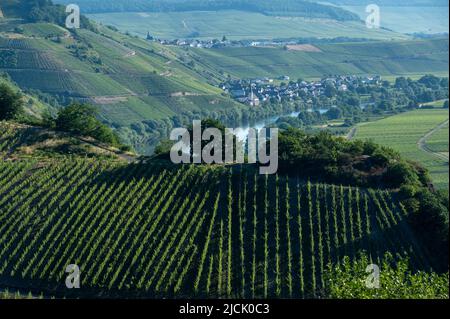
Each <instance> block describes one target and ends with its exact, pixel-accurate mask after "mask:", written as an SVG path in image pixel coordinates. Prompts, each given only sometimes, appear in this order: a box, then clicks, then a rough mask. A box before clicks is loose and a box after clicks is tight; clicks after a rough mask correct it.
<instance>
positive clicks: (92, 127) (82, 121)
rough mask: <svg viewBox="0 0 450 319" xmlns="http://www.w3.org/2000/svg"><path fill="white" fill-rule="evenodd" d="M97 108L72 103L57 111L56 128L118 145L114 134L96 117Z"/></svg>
mask: <svg viewBox="0 0 450 319" xmlns="http://www.w3.org/2000/svg"><path fill="white" fill-rule="evenodd" d="M96 116H97V110H96V109H95V108H94V107H93V106H91V105H88V104H81V103H72V104H71V105H69V106H68V107H66V108H63V109H61V110H60V111H59V113H58V117H57V118H56V121H55V126H56V129H58V130H61V131H65V132H71V133H75V134H80V135H85V136H90V137H93V138H95V139H97V140H98V141H100V142H104V143H108V144H111V145H119V141H118V138H117V136H116V134H115V133H114V132H113V131H112V130H111V129H110V128H109V127H107V126H106V125H104V124H103V123H101V122H100V121H99V120H98V119H97V117H96Z"/></svg>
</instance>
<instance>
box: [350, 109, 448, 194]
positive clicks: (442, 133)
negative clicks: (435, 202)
mask: <svg viewBox="0 0 450 319" xmlns="http://www.w3.org/2000/svg"><path fill="white" fill-rule="evenodd" d="M448 119H449V112H448V109H423V110H416V111H412V112H407V113H403V114H399V115H395V116H391V117H388V118H385V119H382V120H379V121H376V122H371V123H366V124H363V125H361V126H358V127H357V131H356V138H361V139H372V140H374V141H375V142H376V143H379V144H381V145H384V146H388V147H392V148H393V149H395V150H397V151H399V152H400V153H401V154H402V155H403V156H404V157H405V158H409V159H411V160H415V161H417V162H420V163H422V164H423V165H424V166H425V167H426V168H428V169H429V170H430V173H431V177H432V179H433V182H434V183H435V186H436V187H438V188H448V185H449V179H448V178H449V176H448V174H449V165H448V164H449V162H448V144H449V140H448V130H447V131H446V130H445V129H441V130H439V131H438V132H436V133H435V134H433V135H431V138H430V139H429V140H427V141H426V143H427V144H428V145H430V147H431V148H434V149H436V150H437V151H438V152H445V150H446V151H447V159H446V160H445V159H443V158H442V157H438V156H435V155H433V154H430V153H427V152H425V151H423V150H421V149H419V145H418V142H419V140H420V139H421V138H422V137H423V136H425V135H426V134H427V133H428V132H430V131H431V130H432V129H434V128H435V127H437V126H438V125H439V124H441V123H444V122H445V121H447V120H448ZM447 128H448V126H447Z"/></svg>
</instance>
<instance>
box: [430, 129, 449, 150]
mask: <svg viewBox="0 0 450 319" xmlns="http://www.w3.org/2000/svg"><path fill="white" fill-rule="evenodd" d="M427 146H428V147H429V148H430V149H431V150H432V151H433V152H436V153H447V156H448V124H447V125H446V126H444V127H443V128H441V129H440V130H438V131H437V132H436V133H434V134H433V135H432V136H431V137H430V138H429V139H428V140H427Z"/></svg>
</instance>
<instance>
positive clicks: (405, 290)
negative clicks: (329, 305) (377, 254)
mask: <svg viewBox="0 0 450 319" xmlns="http://www.w3.org/2000/svg"><path fill="white" fill-rule="evenodd" d="M370 264H373V262H372V261H371V260H370V258H369V257H368V256H367V255H365V254H363V255H362V256H360V257H359V258H358V259H357V260H354V261H350V260H349V258H348V257H345V258H344V260H343V261H342V263H341V264H339V265H336V266H332V265H330V270H329V272H328V273H327V275H326V280H327V283H328V290H327V297H328V298H333V299H448V296H449V281H448V280H449V275H448V272H447V273H445V274H436V273H427V272H423V271H418V272H416V271H414V270H413V269H412V268H411V265H410V262H409V260H408V259H407V258H395V260H394V258H393V257H392V255H390V254H387V255H386V256H385V258H384V260H383V263H382V265H379V267H380V287H379V288H367V286H366V279H367V278H368V276H369V275H371V273H372V272H366V267H367V266H369V265H370Z"/></svg>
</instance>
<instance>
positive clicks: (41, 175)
mask: <svg viewBox="0 0 450 319" xmlns="http://www.w3.org/2000/svg"><path fill="white" fill-rule="evenodd" d="M0 211H1V212H2V214H1V215H0V219H1V221H2V223H1V224H0V287H1V286H6V287H9V288H24V287H26V289H30V290H31V291H36V292H42V291H44V292H45V293H46V294H50V295H56V296H61V295H65V296H70V297H83V296H84V297H86V296H102V297H113V296H122V297H124V296H126V297H128V298H130V297H147V298H156V297H160V298H161V297H166V298H174V297H175V298H182V297H187V296H189V297H190V298H193V297H203V298H213V297H216V298H217V297H222V298H225V297H227V298H244V297H246V298H265V297H272V298H280V297H283V298H289V297H295V298H302V297H303V298H314V297H326V291H327V286H328V283H327V282H326V281H325V278H326V276H327V273H328V269H329V268H328V265H329V264H330V265H331V264H336V263H339V261H341V260H342V259H343V258H344V256H349V257H350V258H351V259H354V258H357V256H358V255H359V253H361V252H362V251H366V252H367V254H368V256H370V258H371V260H372V261H375V262H376V263H378V264H380V263H381V262H382V261H383V260H384V256H385V254H386V252H389V253H391V254H392V255H393V256H400V255H401V256H404V257H408V258H410V260H411V267H412V269H413V270H424V271H430V270H431V268H435V267H437V265H438V261H436V260H434V259H433V258H432V257H430V256H429V253H428V252H427V250H426V249H425V248H424V247H423V246H422V244H421V243H420V241H418V240H417V238H416V237H415V235H414V233H413V231H412V229H411V228H410V226H409V225H408V223H407V221H406V220H407V218H408V212H407V211H405V210H404V209H403V208H402V206H401V204H399V202H398V201H397V199H396V195H395V193H389V192H386V191H375V190H369V189H358V188H348V187H340V186H333V185H324V184H310V183H305V182H301V181H299V180H297V179H293V178H291V179H289V180H288V179H286V178H284V177H279V176H271V177H268V178H266V177H265V176H260V175H257V174H256V172H254V171H252V170H248V169H243V170H240V169H238V168H234V169H233V170H231V169H228V168H227V169H224V168H216V169H211V168H206V167H194V166H182V167H180V166H178V167H173V166H164V165H162V164H158V163H153V164H133V165H128V166H124V165H113V164H112V163H108V162H99V161H95V160H93V161H92V160H75V161H74V160H63V161H53V162H49V163H47V164H44V165H42V164H41V165H36V164H35V163H34V162H28V161H22V162H17V163H5V162H0ZM397 254H399V255H397ZM69 264H77V265H79V266H80V270H81V273H82V277H81V278H82V282H81V289H73V290H67V289H66V288H65V284H64V282H65V280H64V279H65V276H66V273H65V269H66V266H67V265H69Z"/></svg>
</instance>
